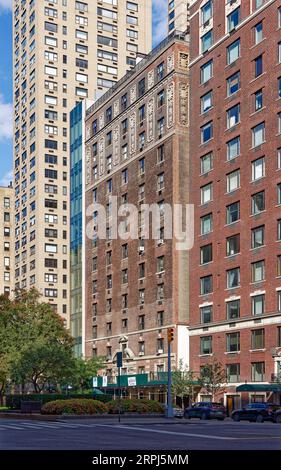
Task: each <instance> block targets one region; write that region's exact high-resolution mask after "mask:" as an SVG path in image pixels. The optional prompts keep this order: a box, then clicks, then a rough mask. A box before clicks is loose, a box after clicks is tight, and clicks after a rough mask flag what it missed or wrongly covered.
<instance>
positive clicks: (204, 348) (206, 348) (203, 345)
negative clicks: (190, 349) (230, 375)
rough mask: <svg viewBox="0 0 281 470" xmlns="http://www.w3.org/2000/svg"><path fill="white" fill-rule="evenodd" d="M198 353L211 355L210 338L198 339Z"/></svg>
mask: <svg viewBox="0 0 281 470" xmlns="http://www.w3.org/2000/svg"><path fill="white" fill-rule="evenodd" d="M200 353H201V354H202V355H204V354H212V336H203V337H202V338H200Z"/></svg>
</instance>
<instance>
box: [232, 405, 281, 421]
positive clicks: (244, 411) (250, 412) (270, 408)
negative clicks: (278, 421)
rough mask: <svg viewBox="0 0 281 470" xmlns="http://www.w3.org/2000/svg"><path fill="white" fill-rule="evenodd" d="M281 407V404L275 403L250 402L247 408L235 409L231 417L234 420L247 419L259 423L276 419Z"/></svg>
mask: <svg viewBox="0 0 281 470" xmlns="http://www.w3.org/2000/svg"><path fill="white" fill-rule="evenodd" d="M280 409H281V407H280V405H276V404H274V403H249V404H248V405H247V406H245V408H241V409H240V410H234V411H233V412H232V413H231V418H232V419H233V421H241V420H247V421H255V422H257V423H263V422H264V421H274V417H275V415H276V411H277V410H280Z"/></svg>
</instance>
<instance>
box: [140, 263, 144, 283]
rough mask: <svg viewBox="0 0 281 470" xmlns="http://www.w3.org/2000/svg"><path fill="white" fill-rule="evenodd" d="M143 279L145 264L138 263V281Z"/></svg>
mask: <svg viewBox="0 0 281 470" xmlns="http://www.w3.org/2000/svg"><path fill="white" fill-rule="evenodd" d="M144 277H145V263H140V264H139V279H142V278H144Z"/></svg>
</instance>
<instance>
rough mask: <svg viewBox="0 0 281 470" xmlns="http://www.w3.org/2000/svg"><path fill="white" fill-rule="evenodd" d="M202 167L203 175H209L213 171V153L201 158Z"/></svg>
mask: <svg viewBox="0 0 281 470" xmlns="http://www.w3.org/2000/svg"><path fill="white" fill-rule="evenodd" d="M200 167H201V175H203V174H205V173H208V172H209V171H211V170H212V169H213V154H212V152H210V153H207V155H203V157H201V158H200Z"/></svg>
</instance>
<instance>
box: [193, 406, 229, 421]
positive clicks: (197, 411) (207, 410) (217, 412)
mask: <svg viewBox="0 0 281 470" xmlns="http://www.w3.org/2000/svg"><path fill="white" fill-rule="evenodd" d="M184 417H185V418H186V419H190V418H200V419H219V420H221V421H222V420H224V418H225V417H226V409H225V407H224V406H223V405H221V404H220V403H215V402H199V403H195V404H194V405H192V406H190V407H189V408H186V409H185V411H184Z"/></svg>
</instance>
